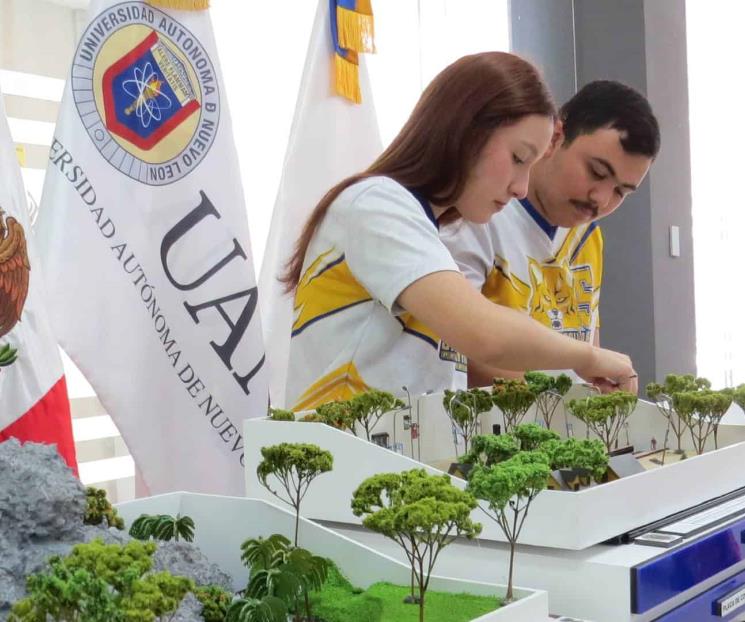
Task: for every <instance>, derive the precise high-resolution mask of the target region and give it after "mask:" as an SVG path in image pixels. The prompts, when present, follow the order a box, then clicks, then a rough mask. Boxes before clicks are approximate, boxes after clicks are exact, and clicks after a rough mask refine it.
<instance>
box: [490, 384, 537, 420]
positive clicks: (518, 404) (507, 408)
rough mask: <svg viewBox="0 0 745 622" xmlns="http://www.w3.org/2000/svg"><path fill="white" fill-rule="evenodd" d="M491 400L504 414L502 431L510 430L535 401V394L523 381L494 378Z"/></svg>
mask: <svg viewBox="0 0 745 622" xmlns="http://www.w3.org/2000/svg"><path fill="white" fill-rule="evenodd" d="M492 400H493V402H494V405H495V406H497V407H498V408H499V410H501V411H502V415H503V416H504V431H505V432H512V430H514V429H515V426H517V425H519V424H520V422H521V421H522V420H523V417H525V413H527V412H528V409H529V408H530V407H531V406H532V405H533V403H534V402H535V394H534V393H533V391H531V390H530V387H529V386H528V385H527V384H526V383H525V382H522V381H520V380H505V379H503V378H495V379H494V382H493V383H492Z"/></svg>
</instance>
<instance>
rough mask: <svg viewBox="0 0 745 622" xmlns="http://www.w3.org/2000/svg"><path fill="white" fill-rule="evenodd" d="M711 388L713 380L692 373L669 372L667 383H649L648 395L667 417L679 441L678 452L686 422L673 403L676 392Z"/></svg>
mask: <svg viewBox="0 0 745 622" xmlns="http://www.w3.org/2000/svg"><path fill="white" fill-rule="evenodd" d="M710 388H711V382H709V381H708V380H707V379H706V378H696V377H695V376H694V375H692V374H685V375H682V376H681V375H677V374H668V375H667V376H666V377H665V384H657V383H656V382H650V383H649V384H648V385H647V397H648V398H649V399H650V400H652V401H653V402H654V403H655V404H656V405H657V409H658V410H659V411H660V413H662V416H663V417H665V419H667V423H668V426H669V427H670V429H671V430H672V431H673V434H675V439H676V441H677V449H676V450H675V451H676V453H682V452H683V448H682V446H681V438H682V436H683V432H684V431H685V428H686V425H685V422H684V421H683V420H682V419H681V418H680V416H679V414H678V412H677V411H676V410H675V407H674V405H673V396H674V395H675V394H676V393H683V392H686V393H689V392H691V391H705V390H707V389H710Z"/></svg>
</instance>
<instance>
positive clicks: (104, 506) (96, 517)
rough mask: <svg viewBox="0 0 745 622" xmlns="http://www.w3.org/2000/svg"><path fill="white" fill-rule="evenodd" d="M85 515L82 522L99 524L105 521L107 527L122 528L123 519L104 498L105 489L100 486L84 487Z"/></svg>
mask: <svg viewBox="0 0 745 622" xmlns="http://www.w3.org/2000/svg"><path fill="white" fill-rule="evenodd" d="M85 502H86V506H85V517H84V518H83V523H85V524H86V525H100V524H101V523H103V522H104V521H106V526H107V527H116V528H117V529H119V530H122V529H124V519H122V517H121V516H119V515H118V514H117V511H116V508H114V507H112V505H111V503H109V500H108V499H107V498H106V491H105V490H102V489H100V488H94V487H92V486H88V487H87V488H86V489H85Z"/></svg>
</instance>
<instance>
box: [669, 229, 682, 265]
mask: <svg viewBox="0 0 745 622" xmlns="http://www.w3.org/2000/svg"><path fill="white" fill-rule="evenodd" d="M670 257H680V227H678V226H677V225H671V226H670Z"/></svg>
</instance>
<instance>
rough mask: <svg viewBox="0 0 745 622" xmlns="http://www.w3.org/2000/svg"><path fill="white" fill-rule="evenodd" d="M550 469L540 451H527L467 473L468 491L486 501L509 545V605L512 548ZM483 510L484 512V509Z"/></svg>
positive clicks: (477, 467) (507, 599)
mask: <svg viewBox="0 0 745 622" xmlns="http://www.w3.org/2000/svg"><path fill="white" fill-rule="evenodd" d="M550 474H551V470H550V468H549V465H548V458H547V456H546V455H545V454H543V453H542V452H540V451H526V452H522V453H519V454H517V455H516V456H514V457H512V458H510V459H509V460H506V461H504V462H500V463H498V464H493V465H491V466H482V465H480V464H479V465H476V466H475V467H474V468H473V469H472V470H471V473H470V474H469V478H468V488H467V490H468V491H470V492H471V493H473V494H474V495H475V496H476V497H478V498H479V499H483V500H484V501H486V502H487V504H488V506H489V510H490V511H491V512H492V513H491V514H490V513H489V512H486V513H487V515H489V516H490V517H491V518H492V519H493V520H494V521H496V523H497V524H498V525H499V527H500V528H501V529H502V532H503V533H504V535H505V537H506V538H507V541H508V542H509V544H510V565H509V573H508V580H507V593H506V595H505V603H509V602H511V601H512V600H513V599H514V597H513V593H512V576H513V571H514V566H515V548H516V545H517V541H518V540H519V538H520V532H521V531H522V528H523V525H524V524H525V519H526V518H527V517H528V510H529V509H530V504H531V503H532V502H533V499H535V498H536V496H537V495H538V493H540V492H541V491H542V490H543V489H544V488H546V486H547V484H548V477H549V475H550ZM485 511H486V510H485Z"/></svg>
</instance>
